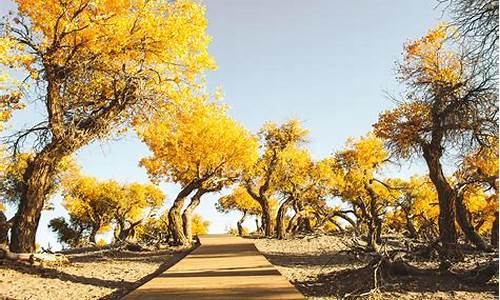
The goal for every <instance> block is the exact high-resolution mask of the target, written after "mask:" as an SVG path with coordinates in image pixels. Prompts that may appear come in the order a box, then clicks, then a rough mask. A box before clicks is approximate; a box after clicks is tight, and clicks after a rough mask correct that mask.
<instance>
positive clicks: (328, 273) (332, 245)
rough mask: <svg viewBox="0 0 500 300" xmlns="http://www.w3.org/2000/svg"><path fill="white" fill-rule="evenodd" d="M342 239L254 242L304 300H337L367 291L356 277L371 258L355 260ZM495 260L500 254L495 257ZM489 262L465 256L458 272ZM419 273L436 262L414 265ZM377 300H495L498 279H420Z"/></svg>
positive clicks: (391, 285) (387, 289) (392, 287)
mask: <svg viewBox="0 0 500 300" xmlns="http://www.w3.org/2000/svg"><path fill="white" fill-rule="evenodd" d="M348 238H349V237H346V236H327V235H323V236H305V237H302V238H294V239H291V240H284V241H278V240H272V239H256V240H255V244H256V246H257V248H258V249H259V250H260V251H261V252H262V253H263V254H264V255H265V256H266V257H267V259H268V260H269V261H271V262H272V263H273V264H274V265H275V266H276V267H277V268H278V270H279V271H280V272H281V273H282V274H283V275H284V276H285V277H287V278H288V279H289V280H290V282H292V283H293V284H294V285H295V286H296V287H297V288H298V289H299V290H300V291H301V292H302V293H303V294H304V295H306V296H307V299H341V297H342V295H344V294H346V293H349V292H353V291H356V292H359V291H363V290H369V286H370V285H371V282H372V280H371V279H370V277H371V274H366V271H360V268H361V267H363V266H365V265H366V264H367V263H368V262H369V261H370V260H371V259H372V257H370V256H365V255H360V254H354V253H353V252H352V251H349V247H348V246H346V244H345V242H346V239H348ZM493 255H498V254H493ZM490 258H491V255H490V256H485V255H481V254H475V255H468V256H467V258H466V261H465V262H464V263H461V264H460V265H459V266H458V267H459V268H463V269H468V268H470V267H473V266H475V265H476V264H477V263H481V262H484V261H487V260H488V259H490ZM413 264H414V265H415V266H418V267H420V268H424V267H435V266H436V263H434V262H425V261H419V262H416V263H415V262H414V263H413ZM381 290H382V292H381V293H378V294H375V295H372V296H371V298H376V299H401V300H403V299H404V300H409V299H419V300H423V299H442V300H452V299H461V300H465V299H468V300H479V299H481V300H483V299H484V300H488V299H498V278H495V279H493V280H491V281H490V282H488V283H487V284H485V285H472V286H471V285H464V284H463V283H459V282H457V281H456V280H454V279H452V278H442V277H437V276H436V277H432V276H424V277H419V278H411V277H410V278H398V279H397V280H393V281H390V282H384V284H383V286H382V288H381Z"/></svg>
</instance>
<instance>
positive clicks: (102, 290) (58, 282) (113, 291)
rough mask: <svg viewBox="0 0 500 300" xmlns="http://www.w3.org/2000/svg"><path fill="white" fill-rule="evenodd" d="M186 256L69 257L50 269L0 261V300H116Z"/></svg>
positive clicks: (166, 252)
mask: <svg viewBox="0 0 500 300" xmlns="http://www.w3.org/2000/svg"><path fill="white" fill-rule="evenodd" d="M186 252H187V249H186V248H172V249H170V250H164V251H152V252H131V251H109V250H106V251H97V252H92V253H83V254H72V255H69V256H68V257H69V258H70V261H71V263H70V264H67V265H61V266H53V267H41V266H30V265H26V264H22V263H15V262H11V261H6V260H0V299H9V300H10V299H16V300H17V299H19V300H20V299H30V300H31V299H33V300H35V299H50V300H70V299H119V298H120V296H122V295H124V294H125V293H127V292H128V291H130V290H131V289H133V288H135V287H137V286H138V285H140V284H142V283H144V282H145V281H147V280H149V279H151V277H153V276H154V275H155V274H158V273H161V272H162V271H164V270H165V269H167V268H168V267H170V266H171V265H172V264H173V263H174V262H175V261H177V260H178V259H179V258H181V257H182V256H183V255H184V253H186Z"/></svg>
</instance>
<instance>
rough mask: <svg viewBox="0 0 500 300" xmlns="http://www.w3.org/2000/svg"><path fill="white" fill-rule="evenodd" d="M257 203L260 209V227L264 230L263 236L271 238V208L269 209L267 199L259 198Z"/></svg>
mask: <svg viewBox="0 0 500 300" xmlns="http://www.w3.org/2000/svg"><path fill="white" fill-rule="evenodd" d="M261 199H262V200H261V201H259V203H260V206H261V208H262V227H263V229H264V235H265V236H266V237H271V236H272V235H273V221H272V218H271V208H270V207H269V202H268V201H267V198H265V197H264V198H261Z"/></svg>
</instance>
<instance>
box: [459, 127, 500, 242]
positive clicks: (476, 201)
mask: <svg viewBox="0 0 500 300" xmlns="http://www.w3.org/2000/svg"><path fill="white" fill-rule="evenodd" d="M491 144H492V145H493V146H492V147H488V148H479V149H478V150H477V151H475V152H473V153H470V154H469V155H467V156H466V157H465V158H464V159H463V163H462V166H461V167H460V168H459V169H458V170H457V171H456V172H455V174H454V177H453V181H454V186H455V190H456V191H457V199H456V201H455V209H456V213H457V214H456V217H457V223H458V224H459V226H460V228H461V229H462V231H463V233H464V234H465V237H466V238H467V239H468V240H469V241H470V242H471V243H473V244H474V245H475V246H476V247H478V248H479V249H482V250H490V247H489V246H488V245H487V244H486V242H485V241H484V240H483V238H482V237H481V236H480V234H479V233H478V230H481V231H482V232H483V233H484V231H485V230H488V229H490V228H491V230H492V245H493V246H497V243H498V242H497V241H495V239H496V238H498V136H496V137H494V138H493V139H492V141H491ZM469 216H471V217H469ZM495 220H496V221H495ZM495 222H496V223H497V224H496V225H495ZM481 228H482V229H481Z"/></svg>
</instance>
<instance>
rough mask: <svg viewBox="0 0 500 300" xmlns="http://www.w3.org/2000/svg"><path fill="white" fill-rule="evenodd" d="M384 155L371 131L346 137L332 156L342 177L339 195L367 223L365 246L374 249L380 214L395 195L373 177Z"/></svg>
mask: <svg viewBox="0 0 500 300" xmlns="http://www.w3.org/2000/svg"><path fill="white" fill-rule="evenodd" d="M388 155H389V154H388V153H387V151H386V150H385V148H384V145H383V141H382V140H381V139H379V138H377V137H376V136H375V135H374V134H372V133H369V134H368V135H367V136H365V137H362V138H359V139H357V140H354V139H349V140H348V141H347V143H346V146H345V149H343V150H341V151H339V152H337V153H336V155H335V156H336V159H337V161H338V164H339V165H340V166H341V168H342V170H343V171H342V173H343V176H344V180H343V183H344V185H343V187H342V190H341V191H340V197H341V198H342V199H344V200H346V201H348V203H349V204H351V206H352V207H353V212H354V213H355V215H356V219H357V220H359V221H361V222H363V223H367V226H368V242H369V247H370V248H371V249H372V250H375V251H378V250H379V248H380V246H379V245H378V243H379V242H380V234H381V231H382V223H383V216H384V215H385V213H386V212H387V208H388V207H389V206H391V205H393V204H394V202H395V201H396V199H397V197H398V196H399V195H398V193H399V191H398V190H397V189H394V188H392V186H391V183H390V181H389V180H384V181H382V180H379V179H377V178H376V175H377V173H378V172H380V171H381V169H382V168H383V166H384V164H385V163H386V162H387V160H388Z"/></svg>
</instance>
